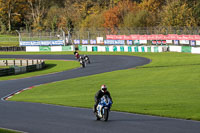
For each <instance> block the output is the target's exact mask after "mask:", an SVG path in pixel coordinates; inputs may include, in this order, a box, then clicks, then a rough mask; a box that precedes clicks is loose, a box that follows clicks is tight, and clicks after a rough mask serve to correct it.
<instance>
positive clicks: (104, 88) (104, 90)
mask: <svg viewBox="0 0 200 133" xmlns="http://www.w3.org/2000/svg"><path fill="white" fill-rule="evenodd" d="M104 95H107V96H108V97H109V98H110V100H111V101H112V98H111V96H110V92H109V91H108V90H107V86H106V85H102V86H101V89H100V90H99V91H98V92H97V93H96V94H95V97H94V98H95V104H94V109H93V111H94V113H96V111H97V105H98V104H99V102H100V99H101V97H103V96H104ZM112 103H113V101H112Z"/></svg>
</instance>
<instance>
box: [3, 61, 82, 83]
mask: <svg viewBox="0 0 200 133" xmlns="http://www.w3.org/2000/svg"><path fill="white" fill-rule="evenodd" d="M45 64H46V67H45V68H44V69H42V70H38V71H34V72H28V73H24V74H18V75H10V76H1V77H0V80H11V79H19V78H27V77H33V76H39V75H45V74H49V73H56V72H61V71H66V70H70V69H73V68H77V67H80V64H79V63H78V62H77V61H59V60H46V61H45Z"/></svg>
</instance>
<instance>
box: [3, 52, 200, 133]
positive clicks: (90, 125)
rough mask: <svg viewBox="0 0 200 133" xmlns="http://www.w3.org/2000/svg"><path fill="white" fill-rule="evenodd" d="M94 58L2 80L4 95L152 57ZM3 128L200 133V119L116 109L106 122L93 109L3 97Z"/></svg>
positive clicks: (56, 132)
mask: <svg viewBox="0 0 200 133" xmlns="http://www.w3.org/2000/svg"><path fill="white" fill-rule="evenodd" d="M0 58H28V59H61V60H63V59H66V60H74V56H73V55H0ZM90 58H91V61H92V64H90V65H87V67H86V68H84V69H82V68H78V69H73V70H69V71H64V72H59V73H54V74H49V75H43V76H37V77H31V78H25V79H18V80H8V81H0V98H4V97H5V96H7V95H9V94H11V93H13V92H16V91H18V90H21V89H24V88H27V87H31V86H35V85H40V84H44V83H50V82H54V81H60V80H66V79H70V78H76V77H81V76H87V75H93V74H99V73H104V72H110V71H115V70H121V69H128V68H134V67H136V66H140V65H144V64H147V63H149V62H150V60H149V59H146V58H141V57H134V56H114V55H107V56H104V55H90ZM115 104H117V103H115ZM91 108H92V107H91ZM0 128H8V129H14V130H19V131H23V132H28V133H102V132H103V133H199V132H200V122H197V121H189V120H179V119H171V118H162V117H155V116H146V115H137V114H130V113H121V112H114V111H112V112H111V113H110V117H109V121H108V122H103V121H96V120H95V117H94V115H93V113H92V109H81V108H72V107H64V106H56V105H47V104H39V103H24V102H11V101H4V100H2V99H1V101H0Z"/></svg>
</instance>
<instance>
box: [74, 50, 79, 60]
mask: <svg viewBox="0 0 200 133" xmlns="http://www.w3.org/2000/svg"><path fill="white" fill-rule="evenodd" d="M74 55H75V57H76V59H79V58H80V55H79V53H78V52H77V51H75V52H74Z"/></svg>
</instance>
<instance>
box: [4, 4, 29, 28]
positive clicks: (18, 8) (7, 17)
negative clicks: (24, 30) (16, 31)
mask: <svg viewBox="0 0 200 133" xmlns="http://www.w3.org/2000/svg"><path fill="white" fill-rule="evenodd" d="M25 8H26V2H25V0H0V16H1V21H2V22H3V23H6V26H7V27H8V31H11V30H12V26H13V24H15V23H22V21H23V17H24V16H23V11H24V10H25Z"/></svg>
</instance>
